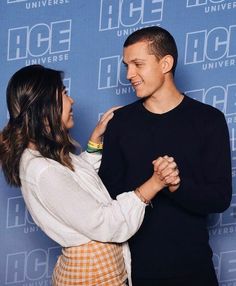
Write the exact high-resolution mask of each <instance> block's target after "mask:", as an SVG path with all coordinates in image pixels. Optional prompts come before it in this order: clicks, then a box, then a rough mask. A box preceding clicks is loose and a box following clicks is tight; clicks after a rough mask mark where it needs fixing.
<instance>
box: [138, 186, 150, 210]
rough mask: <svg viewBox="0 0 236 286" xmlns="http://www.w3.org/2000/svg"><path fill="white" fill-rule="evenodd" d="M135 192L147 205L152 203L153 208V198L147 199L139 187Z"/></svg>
mask: <svg viewBox="0 0 236 286" xmlns="http://www.w3.org/2000/svg"><path fill="white" fill-rule="evenodd" d="M135 193H136V195H137V196H138V197H139V198H140V200H141V201H142V202H143V203H145V204H146V205H150V206H151V207H152V208H153V205H152V201H151V200H147V199H146V198H145V197H144V196H143V195H142V194H141V192H140V190H139V188H136V189H135Z"/></svg>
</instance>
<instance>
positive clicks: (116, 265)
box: [52, 241, 127, 286]
mask: <svg viewBox="0 0 236 286" xmlns="http://www.w3.org/2000/svg"><path fill="white" fill-rule="evenodd" d="M126 280H127V273H126V269H125V263H124V258H123V253H122V245H121V244H117V243H102V242H96V241H90V242H89V243H86V244H83V245H80V246H75V247H67V248H63V249H62V255H61V256H60V257H59V258H58V261H57V263H56V266H55V268H54V272H53V276H52V285H53V286H65V285H84V286H97V285H102V286H125V285H126V283H125V281H126Z"/></svg>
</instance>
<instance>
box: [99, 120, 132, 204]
mask: <svg viewBox="0 0 236 286" xmlns="http://www.w3.org/2000/svg"><path fill="white" fill-rule="evenodd" d="M119 138H120V137H119V128H118V126H117V124H116V120H115V118H113V119H112V120H111V121H110V122H109V124H108V127H107V130H106V132H105V136H104V141H103V153H102V161H101V165H100V169H99V172H98V174H99V176H100V178H101V179H102V181H103V183H104V184H105V186H106V188H107V189H108V191H109V193H110V195H111V197H112V198H115V197H116V195H117V194H120V193H121V192H122V191H127V190H124V185H125V184H124V172H125V170H126V164H125V160H124V158H123V156H122V151H121V146H120V142H119V140H120V139H119Z"/></svg>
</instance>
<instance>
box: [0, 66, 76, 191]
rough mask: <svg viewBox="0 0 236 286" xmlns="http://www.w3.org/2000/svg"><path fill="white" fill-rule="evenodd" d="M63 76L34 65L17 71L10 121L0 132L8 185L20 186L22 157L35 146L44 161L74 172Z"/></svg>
mask: <svg viewBox="0 0 236 286" xmlns="http://www.w3.org/2000/svg"><path fill="white" fill-rule="evenodd" d="M62 76H63V73H62V72H61V71H57V70H53V69H49V68H45V67H43V66H41V65H31V66H27V67H24V68H22V69H20V70H19V71H17V72H16V73H15V74H14V75H13V76H12V77H11V79H10V81H9V83H8V86H7V92H6V96H7V107H8V111H9V116H10V119H9V121H8V123H7V125H6V127H5V128H4V129H3V130H2V132H0V163H1V165H2V169H3V173H4V175H5V178H6V181H7V182H8V183H9V184H10V185H13V186H21V182H20V177H19V165H20V158H21V156H22V153H23V152H24V150H25V149H26V148H27V146H28V144H29V142H33V143H34V144H35V146H36V149H37V150H38V151H39V152H40V154H41V155H42V156H43V157H47V158H50V159H53V160H56V161H57V162H59V163H61V164H62V165H64V166H67V167H68V168H70V169H71V170H73V166H72V163H71V158H70V156H69V152H74V151H75V144H74V141H73V140H72V139H71V137H70V136H69V134H68V130H67V129H66V128H65V127H64V125H63V124H62V119H61V115H62V90H63V81H62Z"/></svg>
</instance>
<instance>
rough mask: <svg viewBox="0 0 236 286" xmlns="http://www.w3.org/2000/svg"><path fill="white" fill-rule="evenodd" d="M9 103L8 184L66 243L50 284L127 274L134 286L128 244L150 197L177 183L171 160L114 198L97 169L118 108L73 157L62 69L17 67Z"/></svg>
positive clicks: (3, 149) (112, 279)
mask: <svg viewBox="0 0 236 286" xmlns="http://www.w3.org/2000/svg"><path fill="white" fill-rule="evenodd" d="M7 105H8V110H9V115H10V119H9V122H8V124H7V126H6V127H5V128H4V129H3V131H2V132H1V133H0V158H1V159H0V161H1V165H2V169H3V172H4V175H5V177H6V180H7V182H8V183H9V184H10V185H14V186H19V187H21V190H22V194H23V197H24V200H25V203H26V205H27V208H28V210H29V212H30V214H31V215H32V217H33V219H34V221H35V223H36V224H37V225H38V226H39V227H40V228H41V229H42V230H43V231H44V232H45V233H46V234H47V235H48V236H49V237H50V238H51V239H53V240H55V241H56V242H57V243H59V244H60V245H61V246H62V247H63V249H62V255H61V256H60V257H59V259H58V261H57V264H56V266H55V269H54V272H53V285H55V286H56V285H112V286H116V285H126V284H125V283H126V281H127V278H129V285H131V281H130V271H131V270H130V253H129V249H128V246H127V244H126V243H124V242H125V241H126V240H127V239H129V238H130V237H131V236H132V235H133V234H134V233H135V232H136V231H137V230H138V228H139V226H140V225H141V223H142V220H143V217H144V211H145V207H146V205H148V204H149V203H150V200H151V199H152V198H153V197H154V196H155V195H156V194H157V193H158V192H159V191H160V190H161V189H163V187H165V186H167V185H170V186H171V188H172V191H174V190H175V189H177V188H178V184H179V176H178V171H177V170H176V164H175V162H174V161H173V159H172V158H170V157H168V156H166V157H164V158H162V157H160V158H158V160H156V161H154V162H153V164H154V172H153V176H152V177H151V178H150V179H149V180H147V181H146V182H144V184H143V185H141V186H139V188H137V189H136V190H135V191H133V190H130V192H126V193H123V194H121V195H119V196H118V197H117V200H112V199H111V198H110V196H109V194H108V192H107V190H106V189H105V187H104V185H103V183H102V181H101V180H100V178H99V176H98V175H97V173H96V169H97V168H98V167H99V162H100V159H101V155H100V151H101V149H102V143H101V140H102V135H103V133H104V131H105V129H106V126H107V123H108V122H109V120H110V119H111V118H112V116H113V111H114V110H115V108H112V109H110V110H109V111H107V112H106V113H105V114H104V115H103V117H102V119H101V120H100V122H99V123H98V125H97V126H96V128H95V129H94V131H93V133H92V135H91V138H90V141H89V144H88V149H87V152H83V153H81V154H80V155H75V142H74V141H73V140H72V139H71V137H70V135H69V133H68V130H69V129H70V128H71V127H73V125H74V121H73V112H72V105H73V100H72V98H71V97H69V96H68V95H67V92H66V90H65V88H64V86H63V82H62V73H61V72H59V71H56V70H52V69H48V68H45V67H43V66H40V65H32V66H28V67H24V68H22V69H20V70H19V71H18V72H16V73H15V74H14V75H13V76H12V78H11V79H10V81H9V83H8V87H7ZM114 164H115V162H114ZM107 242H109V243H107Z"/></svg>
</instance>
